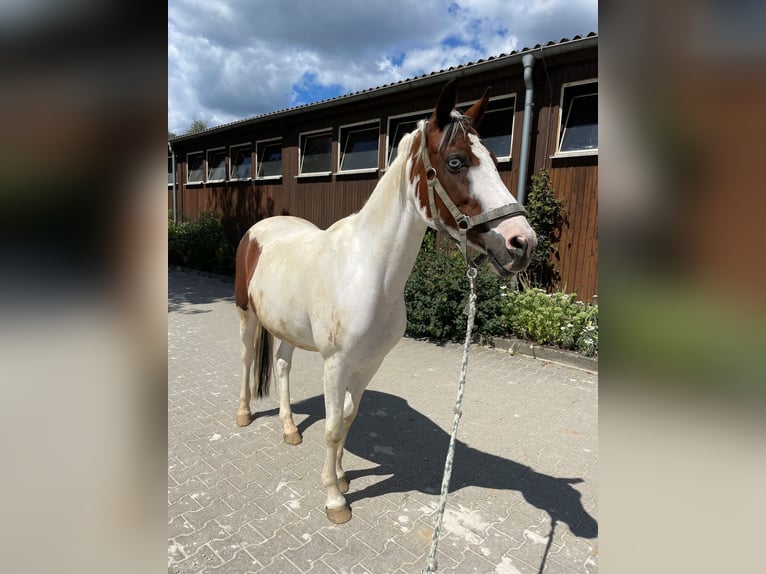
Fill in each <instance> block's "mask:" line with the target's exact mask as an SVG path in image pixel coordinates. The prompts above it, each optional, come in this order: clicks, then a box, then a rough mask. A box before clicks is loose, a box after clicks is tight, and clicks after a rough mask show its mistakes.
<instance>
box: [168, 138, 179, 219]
mask: <svg viewBox="0 0 766 574" xmlns="http://www.w3.org/2000/svg"><path fill="white" fill-rule="evenodd" d="M168 151H169V152H170V161H171V163H172V164H173V223H178V216H177V215H176V152H175V151H173V146H172V145H170V142H168Z"/></svg>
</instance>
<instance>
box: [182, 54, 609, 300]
mask: <svg viewBox="0 0 766 574" xmlns="http://www.w3.org/2000/svg"><path fill="white" fill-rule="evenodd" d="M533 77H534V78H535V113H534V118H533V128H532V137H531V146H532V149H531V150H530V166H529V173H528V178H529V177H531V176H532V175H533V174H535V173H537V172H538V171H539V170H540V169H541V168H546V169H548V170H549V171H550V175H551V181H552V184H553V187H554V189H555V190H556V193H557V196H558V197H559V198H560V199H561V200H562V201H563V202H564V205H565V206H566V209H567V214H568V219H567V221H566V224H565V226H564V229H563V230H562V234H561V240H560V243H559V269H560V272H561V285H560V286H561V287H562V288H564V287H565V288H566V290H567V291H569V292H572V291H576V292H577V293H578V298H580V299H582V300H590V299H592V297H593V296H594V295H595V294H597V293H598V271H597V270H598V228H597V213H598V156H583V157H573V158H566V159H551V156H552V155H553V154H554V152H555V147H556V142H557V129H558V113H559V99H560V94H561V85H562V84H563V83H565V82H571V81H578V80H583V79H590V78H597V77H598V70H597V51H596V50H595V49H593V50H587V51H580V52H576V53H573V54H570V55H568V56H566V57H565V58H562V57H560V58H559V59H558V60H556V61H553V60H552V61H546V62H545V63H543V62H542V61H541V60H539V59H538V60H537V62H536V63H535V68H534V71H533ZM487 86H492V92H491V95H492V96H500V95H505V94H509V93H515V94H516V104H515V105H516V109H515V113H514V128H513V141H512V153H511V160H510V161H504V162H501V163H500V164H499V165H498V169H499V172H500V175H501V178H502V179H503V181H504V183H505V184H506V185H507V186H508V188H509V189H510V190H511V192H512V193H513V194H514V195H516V189H517V182H518V178H519V165H518V158H519V156H520V154H521V134H522V129H521V128H522V123H523V112H524V91H525V86H524V81H523V69H522V67H521V65H520V64H519V65H517V66H513V67H509V68H507V69H506V68H503V69H500V70H495V71H493V72H489V73H481V74H475V75H472V76H465V77H462V78H460V80H459V91H458V102H459V103H470V102H473V101H475V100H477V99H478V98H479V97H481V95H482V94H483V93H484V90H485V88H486V87H487ZM441 87H442V84H439V85H433V86H427V87H424V88H421V89H413V90H407V91H403V92H400V93H397V94H393V95H390V96H387V97H385V98H380V97H377V98H375V97H372V98H370V99H368V100H365V101H363V102H357V103H353V104H343V103H342V101H341V102H340V103H339V104H338V105H337V106H336V107H334V108H330V109H325V110H319V111H313V112H312V111H311V109H310V108H309V109H307V111H306V112H305V113H303V114H299V115H293V116H290V117H288V118H284V119H282V120H279V118H276V119H273V120H268V119H265V120H264V121H261V122H258V123H257V124H255V125H252V126H249V127H248V126H244V127H241V126H240V127H237V128H232V129H231V130H226V131H225V132H223V133H219V134H209V135H204V134H203V135H201V136H200V138H199V139H193V140H186V141H183V142H176V143H174V148H175V149H176V154H177V156H176V159H177V168H178V169H177V182H178V193H177V210H178V213H179V214H180V215H179V220H193V219H196V218H197V217H198V216H199V214H200V213H202V212H203V211H208V210H213V211H215V212H216V213H218V214H220V215H221V217H222V221H223V224H224V228H225V230H226V233H227V236H228V237H229V239H230V240H231V241H232V243H234V244H236V243H237V242H238V241H239V238H241V236H242V235H243V234H244V233H245V231H246V230H247V229H248V228H249V227H250V226H251V225H252V224H253V223H255V222H256V221H258V220H259V219H262V218H264V217H270V216H273V215H295V216H298V217H303V218H306V219H308V220H309V221H312V222H313V223H315V224H316V225H318V226H319V227H320V228H326V227H329V226H330V225H331V224H332V223H334V222H335V221H337V220H338V219H340V218H342V217H345V216H347V215H349V214H351V213H353V212H355V211H358V210H359V209H360V208H361V207H362V206H363V205H364V202H365V201H366V200H367V198H368V197H369V196H370V194H371V193H372V190H373V189H374V187H375V185H376V183H377V181H378V179H379V177H380V176H381V175H382V169H379V170H378V171H377V172H373V173H366V174H348V175H344V174H337V173H332V174H331V175H328V176H317V177H312V178H304V177H301V178H297V177H296V176H297V173H298V145H299V135H300V133H302V132H307V131H312V130H316V129H323V128H331V129H332V135H333V162H332V165H333V166H334V167H333V172H335V170H336V167H335V166H337V161H338V153H339V150H338V148H339V145H338V141H337V140H338V131H339V126H341V125H346V124H352V123H355V122H362V121H368V120H375V119H378V120H379V121H380V130H381V133H380V145H379V150H380V152H379V166H385V161H386V154H387V147H386V142H387V136H386V130H387V129H388V117H389V116H396V115H400V114H407V113H413V112H419V111H422V110H428V109H431V108H432V107H433V105H434V104H435V102H436V99H437V98H438V95H439V91H440V90H441ZM274 137H281V138H282V146H283V147H282V170H283V175H282V177H281V178H280V179H276V180H262V181H258V180H251V181H226V182H220V183H211V184H207V183H205V184H189V185H186V182H185V177H186V163H185V162H186V154H187V153H188V152H194V151H204V150H207V149H211V148H215V147H219V146H227V147H228V146H230V145H237V144H240V143H244V142H252V143H253V144H255V142H256V141H258V140H265V139H270V138H274ZM254 153H255V151H254ZM227 161H228V160H227ZM253 163H255V157H253ZM227 173H228V165H227ZM172 205H173V199H172V189H171V188H170V187H169V188H168V208H169V209H172Z"/></svg>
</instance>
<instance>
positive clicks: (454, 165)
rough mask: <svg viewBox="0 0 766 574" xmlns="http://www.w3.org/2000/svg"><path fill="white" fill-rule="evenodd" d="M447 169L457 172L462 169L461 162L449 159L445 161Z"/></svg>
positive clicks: (456, 159)
mask: <svg viewBox="0 0 766 574" xmlns="http://www.w3.org/2000/svg"><path fill="white" fill-rule="evenodd" d="M447 167H448V168H450V169H451V170H454V171H457V170H459V169H460V168H461V167H463V160H462V159H460V158H459V157H451V158H449V159H448V160H447Z"/></svg>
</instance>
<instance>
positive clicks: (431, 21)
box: [168, 0, 598, 135]
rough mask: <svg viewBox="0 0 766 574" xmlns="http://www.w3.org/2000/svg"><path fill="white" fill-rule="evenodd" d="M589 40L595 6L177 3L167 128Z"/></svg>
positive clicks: (469, 1)
mask: <svg viewBox="0 0 766 574" xmlns="http://www.w3.org/2000/svg"><path fill="white" fill-rule="evenodd" d="M589 32H598V3H597V0H457V1H456V0H416V1H415V2H413V1H412V0H365V1H362V0H325V1H311V0H304V1H300V0H280V1H279V2H274V1H273V0H270V1H265V0H170V1H169V3H168V131H170V132H172V133H175V134H177V135H180V134H183V133H185V132H186V131H187V130H188V129H189V127H190V126H191V123H192V121H193V120H195V119H199V120H202V121H204V122H206V124H207V125H208V127H214V126H217V125H220V124H224V123H229V122H232V121H236V120H240V119H245V118H249V117H253V116H257V115H261V114H265V113H269V112H273V111H277V110H282V109H286V108H292V107H295V106H299V105H303V104H308V103H312V102H317V101H320V100H324V99H327V98H333V97H336V96H340V95H343V94H348V93H352V92H356V91H358V90H363V89H368V88H374V87H377V86H381V85H384V84H388V83H391V82H397V81H400V80H404V79H406V78H412V77H416V76H420V75H422V74H427V73H430V72H433V71H437V70H442V69H445V68H449V67H450V66H456V65H459V64H465V63H467V62H475V61H476V60H478V59H481V58H487V57H489V56H496V55H499V54H501V53H506V54H507V53H509V52H511V51H513V50H521V49H522V48H525V47H530V48H531V47H533V46H534V45H535V44H544V43H546V42H548V41H550V40H554V41H559V40H561V38H572V37H573V36H575V35H577V34H580V35H583V36H584V35H585V34H588V33H589Z"/></svg>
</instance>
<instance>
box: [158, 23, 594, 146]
mask: <svg viewBox="0 0 766 574" xmlns="http://www.w3.org/2000/svg"><path fill="white" fill-rule="evenodd" d="M597 45H598V34H597V33H596V32H590V33H588V34H587V35H585V36H581V35H579V34H578V35H577V36H574V37H572V38H571V39H569V38H562V39H561V40H559V41H558V42H556V41H553V40H551V41H549V42H547V43H545V44H535V46H534V47H532V48H527V47H525V48H522V49H521V50H514V51H512V52H510V53H508V54H498V55H497V56H490V57H488V58H486V59H485V58H482V59H479V60H477V61H476V62H467V63H465V64H459V65H457V66H451V67H449V68H447V69H446V70H439V71H436V72H430V73H427V74H423V75H421V76H415V77H413V78H406V79H404V80H400V81H398V82H392V83H389V84H383V85H382V86H377V87H375V88H367V89H365V90H359V91H356V92H351V93H349V94H344V95H342V96H336V97H334V98H329V99H326V100H321V101H318V102H312V103H310V104H302V105H300V106H295V107H292V108H284V109H281V110H275V111H273V112H268V113H265V114H261V115H258V116H253V117H250V118H245V119H242V120H236V121H233V122H229V123H226V124H221V125H218V126H215V127H212V128H207V129H205V130H202V131H198V132H194V133H192V134H183V135H180V136H176V137H174V138H171V139H170V140H169V141H170V142H181V141H184V140H189V139H192V138H196V137H199V136H202V135H208V134H212V133H217V132H222V131H226V130H228V129H231V128H236V127H243V126H247V125H250V124H255V123H259V122H261V121H265V120H267V119H268V120H271V119H274V118H277V117H286V116H290V115H294V114H298V113H303V112H305V111H308V110H312V111H313V110H319V109H322V108H325V107H330V106H334V105H337V104H338V103H341V102H342V103H350V102H352V101H355V100H359V99H364V98H370V97H377V96H383V95H386V94H388V93H395V92H398V91H401V90H404V89H407V88H411V87H414V85H417V86H418V87H420V86H424V85H428V84H430V83H436V82H442V81H445V80H447V79H450V78H453V77H460V76H462V75H465V74H468V73H475V72H479V71H484V70H485V69H492V68H494V67H501V66H507V65H509V64H512V63H515V61H516V60H518V61H521V57H522V56H523V55H524V54H528V53H532V52H541V53H545V54H546V55H553V54H558V53H566V52H573V51H575V50H581V49H585V48H590V47H594V46H597Z"/></svg>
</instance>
